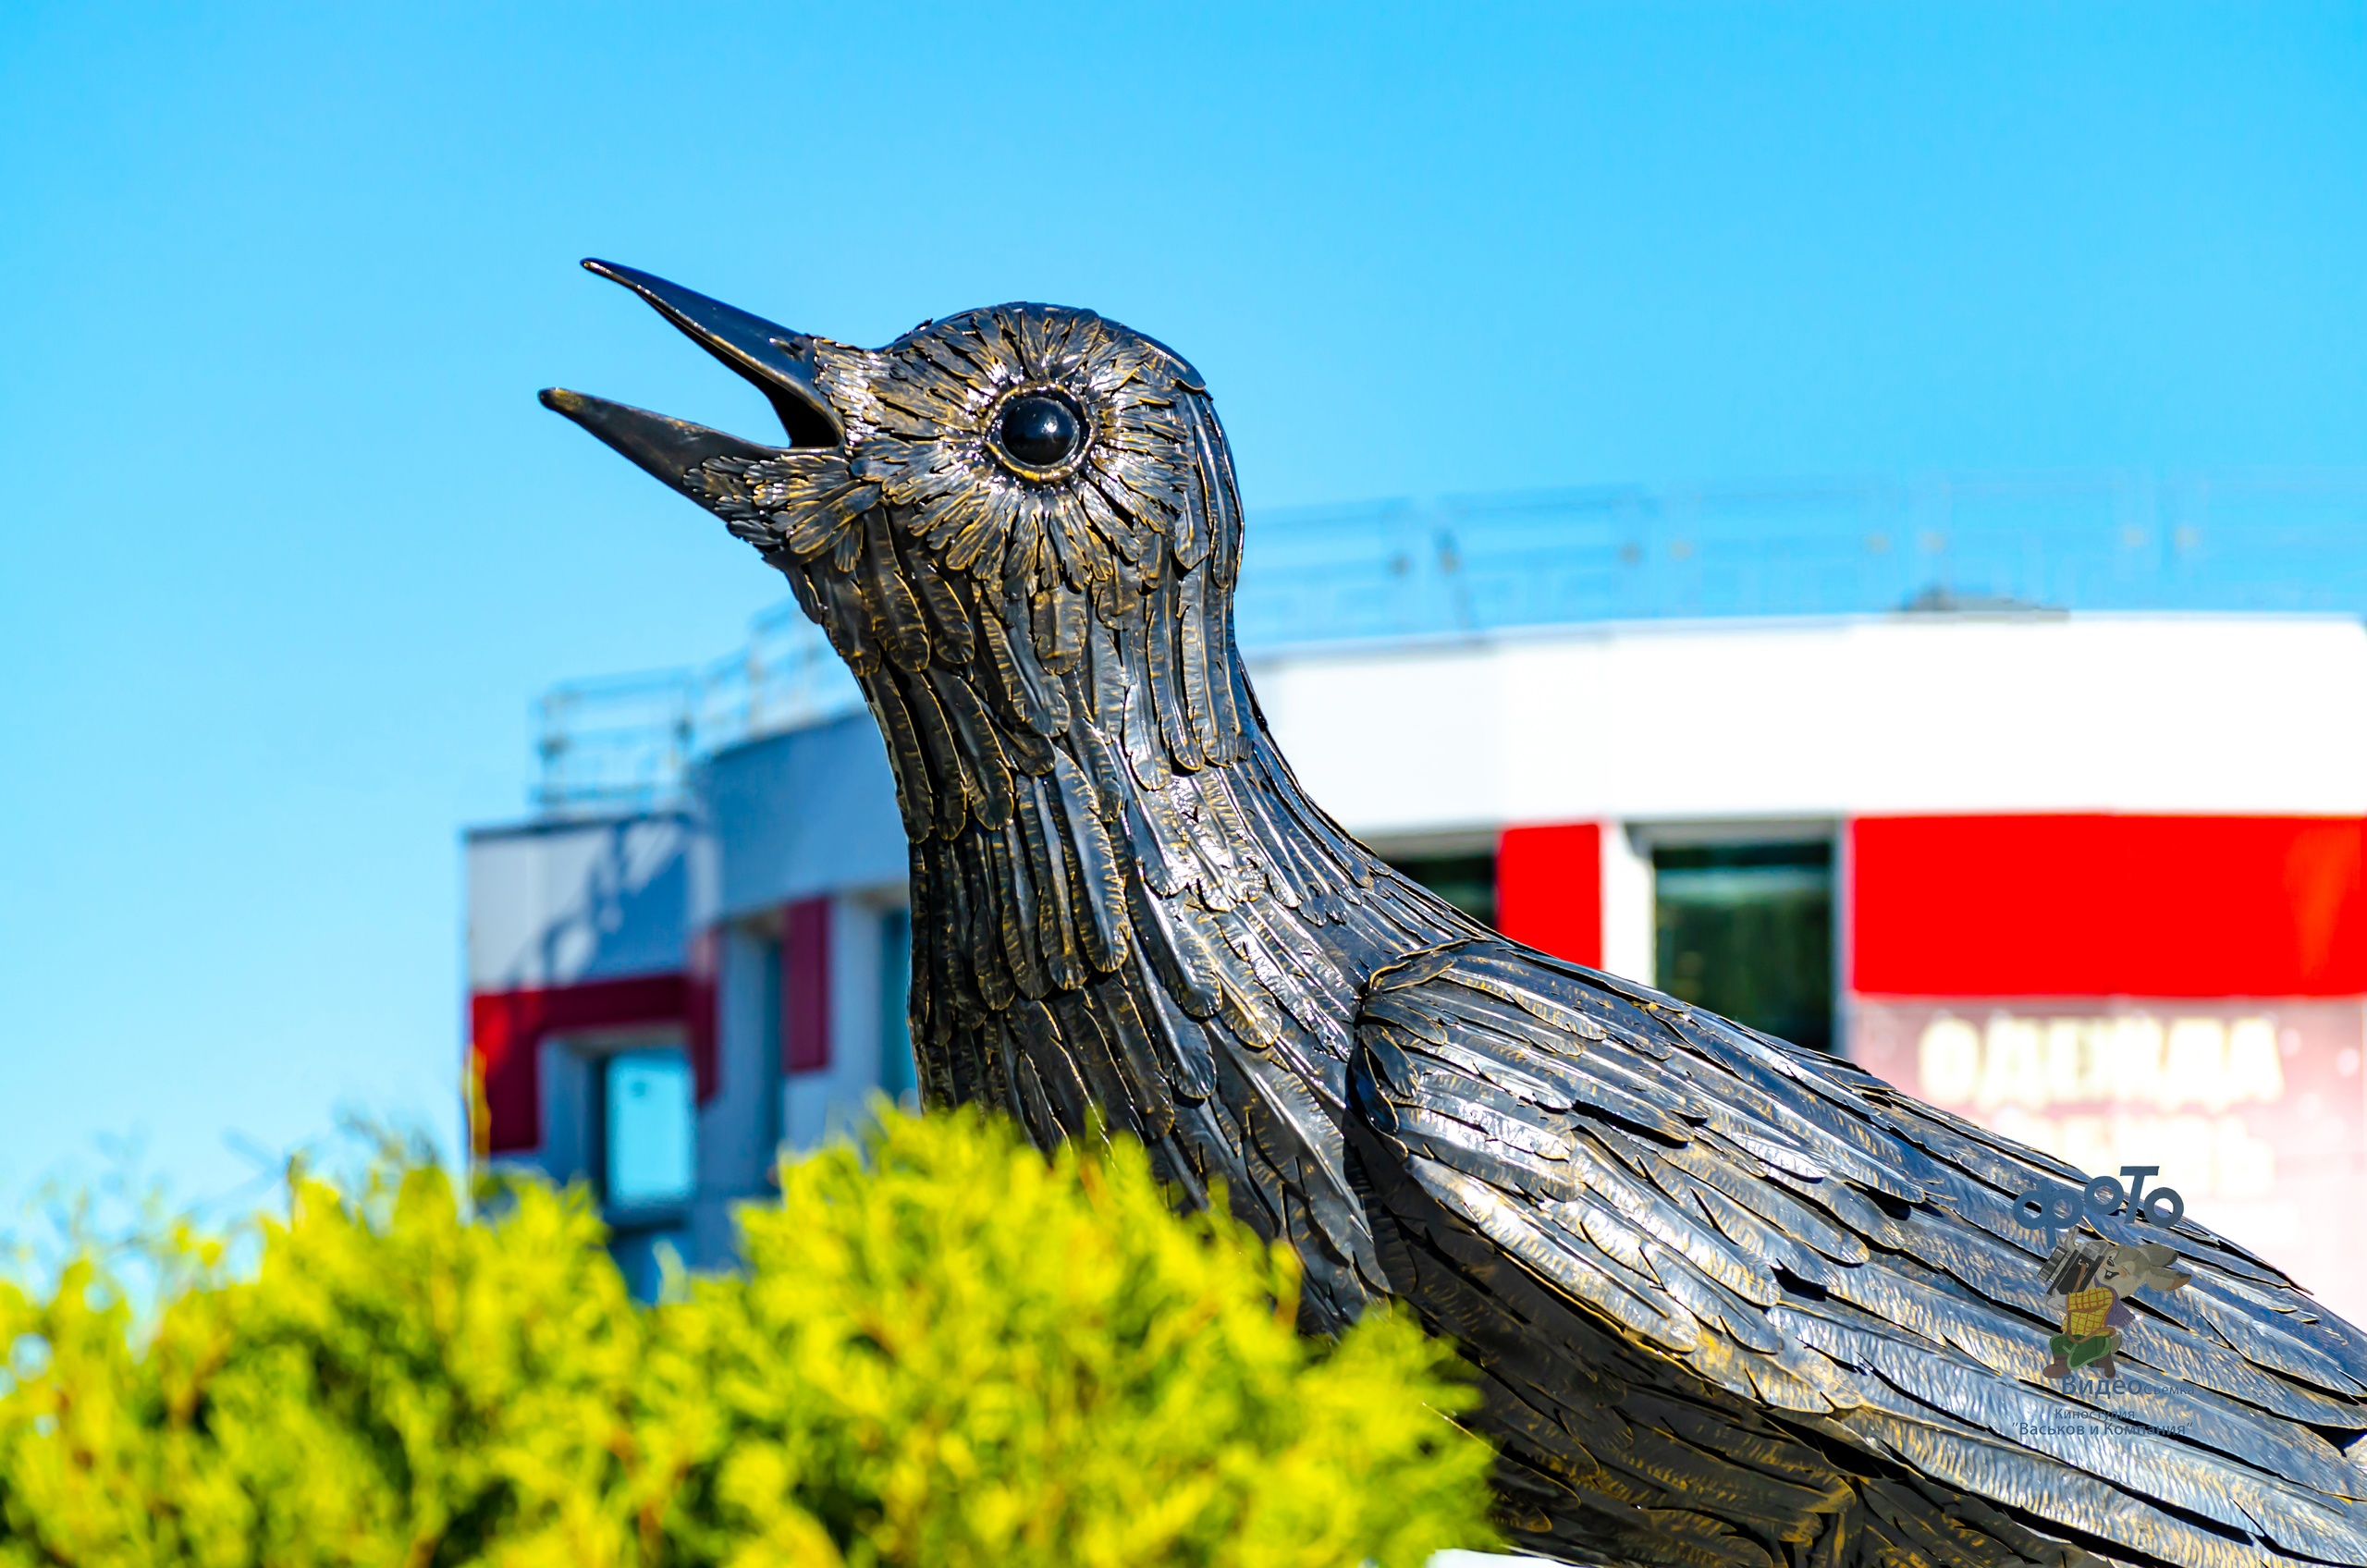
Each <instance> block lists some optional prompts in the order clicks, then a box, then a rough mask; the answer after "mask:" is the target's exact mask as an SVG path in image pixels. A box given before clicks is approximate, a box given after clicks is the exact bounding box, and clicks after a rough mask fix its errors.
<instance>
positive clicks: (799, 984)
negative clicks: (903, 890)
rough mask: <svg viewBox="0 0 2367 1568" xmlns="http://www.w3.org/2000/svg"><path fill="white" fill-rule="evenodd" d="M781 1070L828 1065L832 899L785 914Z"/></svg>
mask: <svg viewBox="0 0 2367 1568" xmlns="http://www.w3.org/2000/svg"><path fill="white" fill-rule="evenodd" d="M780 986H781V1002H780V1065H781V1071H782V1072H818V1071H820V1070H821V1069H822V1068H825V1067H828V1066H829V1065H830V900H828V899H800V900H798V901H797V902H795V903H793V904H791V905H789V906H788V907H787V908H786V909H784V910H783V911H782V912H781V937H780Z"/></svg>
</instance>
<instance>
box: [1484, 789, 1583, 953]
mask: <svg viewBox="0 0 2367 1568" xmlns="http://www.w3.org/2000/svg"><path fill="white" fill-rule="evenodd" d="M1496 929H1498V930H1499V931H1502V933H1503V934H1504V935H1505V936H1507V937H1511V938H1512V939H1513V940H1515V941H1516V942H1527V944H1528V945H1529V946H1530V947H1532V948H1537V949H1542V950H1543V951H1545V952H1549V953H1551V954H1552V955H1553V956H1554V957H1555V958H1565V959H1568V960H1569V961H1570V962H1573V963H1584V964H1598V963H1600V962H1602V831H1601V829H1600V827H1598V826H1597V825H1596V824H1594V823H1591V822H1569V823H1557V824H1554V825H1553V826H1551V827H1507V828H1505V829H1504V831H1503V836H1502V838H1501V839H1498V840H1497V841H1496Z"/></svg>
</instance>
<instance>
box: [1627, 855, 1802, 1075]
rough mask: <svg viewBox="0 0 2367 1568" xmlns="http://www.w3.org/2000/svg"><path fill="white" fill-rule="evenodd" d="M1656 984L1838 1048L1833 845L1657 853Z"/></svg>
mask: <svg viewBox="0 0 2367 1568" xmlns="http://www.w3.org/2000/svg"><path fill="white" fill-rule="evenodd" d="M1652 925H1653V936H1654V952H1653V960H1654V964H1653V984H1655V985H1657V986H1660V987H1661V989H1662V990H1664V991H1666V992H1668V993H1669V994H1670V995H1671V996H1674V997H1678V998H1683V999H1684V1000H1686V1001H1688V1002H1693V1003H1696V1004H1698V1005H1699V1006H1701V1007H1704V1008H1707V1009H1708V1010H1709V1011H1711V1012H1715V1013H1719V1014H1721V1015H1723V1016H1724V1017H1727V1018H1731V1019H1733V1020H1735V1022H1736V1023H1747V1024H1748V1025H1749V1026H1750V1027H1751V1028H1753V1029H1757V1030H1760V1031H1762V1032H1763V1033H1766V1034H1769V1035H1776V1036H1778V1037H1779V1038H1782V1039H1786V1040H1790V1041H1792V1042H1793V1043H1794V1044H1795V1045H1802V1046H1812V1047H1816V1048H1817V1049H1818V1050H1831V1049H1832V1048H1833V846H1832V844H1831V843H1829V842H1825V841H1821V840H1820V841H1814V842H1808V843H1730V844H1693V845H1683V846H1676V845H1672V846H1668V847H1665V848H1662V849H1656V850H1654V851H1652Z"/></svg>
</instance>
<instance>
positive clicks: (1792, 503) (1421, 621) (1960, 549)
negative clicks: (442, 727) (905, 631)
mask: <svg viewBox="0 0 2367 1568" xmlns="http://www.w3.org/2000/svg"><path fill="white" fill-rule="evenodd" d="M2017 606H2018V607H2029V608H2054V609H2077V610H2220V611H2247V610H2250V611H2285V612H2296V611H2319V612H2335V613H2343V614H2360V613H2367V469H2345V470H2333V471H2321V472H2198V473H2185V474H2177V475H2169V476H2158V475H2153V474H2145V473H2130V472H2101V473H2095V472H2091V473H2070V474H2031V475H2017V474H1979V475H1936V476H1932V477H1927V478H1921V479H1914V480H1888V479H1845V480H1834V481H1785V482H1772V483H1762V484H1698V485H1674V486H1663V487H1650V486H1642V485H1627V486H1616V487H1602V488H1596V489H1583V490H1560V491H1546V492H1536V493H1529V494H1518V495H1493V496H1446V497H1442V498H1440V499H1436V500H1430V501H1402V500H1401V501H1382V502H1375V503H1369V504H1364V505H1357V506H1344V507H1326V508H1300V509H1295V510H1288V511H1275V512H1269V513H1261V514H1259V515H1258V516H1257V517H1255V518H1253V519H1252V521H1251V524H1250V528H1249V533H1248V538H1247V543H1246V545H1245V554H1244V557H1243V570H1242V581H1241V588H1240V592H1239V594H1238V596H1237V598H1236V600H1235V617H1236V623H1237V626H1238V630H1239V635H1240V638H1241V642H1242V645H1243V647H1244V648H1245V649H1246V650H1248V651H1250V652H1252V653H1257V652H1270V651H1273V650H1277V649H1282V648H1287V647H1296V646H1305V645H1307V644H1310V643H1337V642H1348V641H1367V640H1387V639H1401V638H1413V637H1423V636H1436V635H1453V634H1455V633H1466V634H1469V633H1478V632H1485V631H1500V630H1504V629H1509V628H1514V627H1532V626H1553V625H1564V624H1570V623H1575V622H1585V621H1618V620H1655V619H1689V618H1705V617H1735V616H1811V615H1850V614H1880V613H1891V612H1904V613H1914V612H1918V611H1948V610H1982V609H1998V608H2009V607H2017ZM861 701H862V699H861V696H860V694H859V693H858V692H856V690H855V686H854V682H853V680H852V678H851V677H849V676H848V675H847V673H846V670H845V668H844V667H843V666H841V665H840V663H839V661H838V659H837V656H836V655H834V654H832V653H831V651H830V648H829V645H828V643H827V642H826V641H825V640H824V638H823V637H822V634H821V632H820V631H819V630H818V629H816V627H814V626H813V625H811V624H810V623H809V622H807V621H806V620H805V619H804V618H803V615H802V614H801V613H800V612H799V611H798V609H797V607H796V606H795V605H794V603H783V604H781V605H779V606H775V607H774V608H772V609H770V610H767V611H766V612H765V613H764V614H763V615H761V616H759V617H758V618H757V619H756V620H755V622H754V625H753V626H752V627H751V629H750V635H749V638H748V642H747V644H746V646H745V647H744V648H742V650H741V651H740V652H738V653H735V654H732V655H729V656H727V657H724V658H721V659H717V660H716V661H715V662H714V663H712V664H709V665H707V666H705V667H704V668H697V669H683V670H667V671H658V672H655V673H652V674H647V675H633V676H614V677H607V678H602V679H598V680H577V681H569V682H566V683H563V684H561V685H558V686H555V687H553V688H551V689H550V691H549V692H546V693H545V695H544V696H543V697H542V699H541V701H540V704H539V705H538V710H537V716H538V719H539V729H540V734H541V753H542V766H541V778H540V783H539V785H538V787H537V788H536V790H535V791H534V801H535V804H536V806H537V808H538V809H539V810H541V811H542V812H544V813H545V814H546V815H577V814H585V813H599V812H610V811H619V810H628V809H638V808H643V807H646V806H652V805H658V804H667V803H672V802H675V801H676V800H677V799H679V796H680V793H681V789H682V786H683V781H684V779H685V778H686V776H687V773H688V770H689V768H690V766H691V765H692V764H693V762H694V761H695V760H696V759H697V758H699V757H701V756H704V755H706V754H708V753H712V752H714V751H716V750H717V749H719V748H720V747H723V746H727V745H730V744H733V743H735V742H737V741H743V740H748V739H752V738H754V737H757V736H761V735H767V734H772V733H776V732H779V731H780V730H785V729H796V728H799V727H801V726H803V725H806V724H811V723H814V722H816V721H817V720H819V719H823V718H828V717H834V716H836V715H839V714H843V713H846V712H849V711H852V709H853V708H855V707H857V706H860V705H861Z"/></svg>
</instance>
